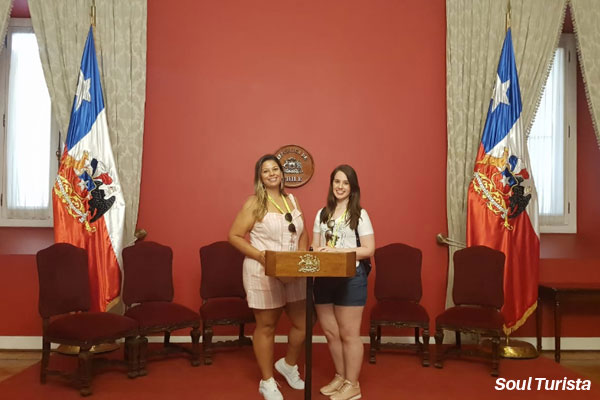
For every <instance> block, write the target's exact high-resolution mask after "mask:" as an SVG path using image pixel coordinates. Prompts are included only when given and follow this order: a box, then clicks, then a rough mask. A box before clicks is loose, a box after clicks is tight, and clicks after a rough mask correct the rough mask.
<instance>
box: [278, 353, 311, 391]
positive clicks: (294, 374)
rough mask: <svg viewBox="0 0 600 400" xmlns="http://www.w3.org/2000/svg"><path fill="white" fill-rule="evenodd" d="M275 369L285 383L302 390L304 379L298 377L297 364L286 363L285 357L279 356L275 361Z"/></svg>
mask: <svg viewBox="0 0 600 400" xmlns="http://www.w3.org/2000/svg"><path fill="white" fill-rule="evenodd" d="M275 369H276V370H277V371H278V372H279V373H280V374H281V375H283V377H284V378H285V380H286V381H287V383H288V384H289V385H290V386H291V387H292V388H293V389H296V390H304V381H303V380H302V379H300V373H299V372H298V365H293V366H292V365H288V363H286V362H285V358H280V359H279V360H278V361H277V362H276V363H275Z"/></svg>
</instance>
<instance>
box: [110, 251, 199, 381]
mask: <svg viewBox="0 0 600 400" xmlns="http://www.w3.org/2000/svg"><path fill="white" fill-rule="evenodd" d="M123 272H124V275H125V277H124V282H123V295H122V297H123V303H125V306H126V311H125V315H126V316H128V317H130V318H133V319H135V320H136V321H138V323H139V324H140V337H139V339H138V340H139V341H140V343H141V344H140V357H139V365H138V374H139V375H145V374H146V373H147V371H146V362H147V359H148V358H149V356H152V355H164V354H168V353H172V352H175V351H177V352H181V351H185V352H186V353H189V354H190V355H191V360H190V361H191V364H192V366H198V365H200V314H198V313H197V312H194V311H192V310H190V309H189V308H187V307H185V306H184V305H181V304H177V303H174V302H173V297H174V295H175V289H174V287H173V250H171V248H170V247H168V246H163V245H162V244H159V243H156V242H145V241H139V242H136V244H135V245H133V246H130V247H126V248H124V249H123ZM183 328H191V330H190V337H191V342H192V346H191V349H189V348H187V347H186V346H179V345H176V344H172V343H171V332H172V331H174V330H178V329H183ZM150 333H162V334H163V335H164V336H163V338H164V339H163V343H164V346H163V347H162V349H159V350H156V351H152V352H151V354H149V352H148V346H147V343H148V339H147V337H146V336H147V335H148V334H150Z"/></svg>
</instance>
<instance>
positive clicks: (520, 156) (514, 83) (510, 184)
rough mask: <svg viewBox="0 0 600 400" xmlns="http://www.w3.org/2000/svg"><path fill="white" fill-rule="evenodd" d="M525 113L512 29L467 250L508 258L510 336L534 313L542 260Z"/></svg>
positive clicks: (473, 189) (472, 198) (476, 184)
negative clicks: (480, 249)
mask: <svg viewBox="0 0 600 400" xmlns="http://www.w3.org/2000/svg"><path fill="white" fill-rule="evenodd" d="M522 109H523V106H522V103H521V92H520V90H519V80H518V78H517V67H516V64H515V54H514V50H513V45H512V37H511V31H510V29H509V30H508V32H507V33H506V37H505V39H504V45H503V46H502V54H501V55H500V62H499V64H498V73H497V75H496V84H495V87H494V92H493V94H492V99H491V101H490V106H489V109H488V114H487V119H486V121H485V127H484V128H483V135H482V138H481V145H480V146H479V151H478V153H477V159H476V160H475V168H474V172H473V179H472V181H471V183H470V184H469V191H468V199H467V204H468V205H467V246H475V245H485V246H488V247H491V248H493V249H497V250H500V251H502V252H504V254H505V255H506V264H505V266H504V306H503V307H502V314H503V316H504V320H505V322H504V332H505V333H506V334H507V335H509V334H511V333H512V332H513V331H515V330H516V329H518V328H519V327H520V326H521V325H522V324H523V323H524V322H525V321H526V320H527V318H528V317H529V315H531V314H532V313H533V311H534V310H535V307H536V305H537V287H538V270H539V261H540V241H539V230H538V222H537V218H538V206H537V194H536V191H535V185H534V182H533V177H532V176H531V170H530V166H531V164H530V162H529V154H528V151H527V142H526V139H525V135H524V132H523V127H522V122H521V111H522Z"/></svg>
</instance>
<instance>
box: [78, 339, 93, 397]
mask: <svg viewBox="0 0 600 400" xmlns="http://www.w3.org/2000/svg"><path fill="white" fill-rule="evenodd" d="M91 357H92V354H91V353H90V346H88V347H80V348H79V373H78V374H77V375H78V376H77V377H78V381H79V394H81V395H82V396H89V395H90V394H92V384H91V382H92V358H91Z"/></svg>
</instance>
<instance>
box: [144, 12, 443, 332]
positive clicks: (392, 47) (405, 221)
mask: <svg viewBox="0 0 600 400" xmlns="http://www.w3.org/2000/svg"><path fill="white" fill-rule="evenodd" d="M179 6H180V7H179V8H177V9H175V8H174V7H172V6H171V5H169V4H168V3H166V2H158V1H151V2H149V7H148V26H149V29H148V71H147V73H148V75H147V78H148V96H147V106H146V131H145V137H144V160H143V161H144V164H143V181H142V190H141V202H140V215H139V226H140V227H143V228H145V229H146V230H147V231H148V232H149V235H148V239H149V240H156V241H159V242H163V243H168V244H170V245H171V246H172V247H173V250H174V253H175V280H176V293H177V297H178V300H180V301H183V302H185V303H187V304H190V305H193V306H198V305H200V298H199V297H198V287H199V282H200V270H199V261H198V249H199V247H200V246H203V245H206V244H209V243H211V242H213V241H217V240H224V239H226V235H227V232H228V230H229V227H230V225H231V222H232V221H233V218H234V216H235V214H236V213H237V212H238V210H239V209H240V208H241V206H242V204H243V202H244V201H245V199H246V198H247V197H248V196H249V195H250V194H251V193H252V190H253V184H252V179H253V167H254V162H255V161H256V160H257V159H258V158H259V157H260V156H261V155H262V154H264V153H268V152H274V151H275V150H276V149H278V148H279V147H280V146H282V145H286V144H298V145H300V146H302V147H304V148H305V149H307V150H308V151H309V152H310V153H311V154H312V156H313V158H314V160H315V174H314V176H313V178H312V180H311V181H310V182H309V183H308V184H307V185H305V186H304V187H302V188H300V189H295V190H290V191H291V192H292V193H293V194H294V195H296V196H297V197H298V198H299V199H300V202H301V206H302V209H303V210H304V212H305V220H306V223H307V225H308V229H310V230H312V224H313V220H314V217H315V213H316V211H317V210H318V208H320V207H321V206H322V205H323V204H324V201H325V197H326V191H327V187H328V182H327V180H328V176H329V173H330V172H331V170H332V169H333V168H334V167H335V166H336V165H338V164H340V163H349V164H351V165H352V166H354V167H355V168H356V170H357V172H358V176H359V180H360V183H361V189H362V199H363V206H364V207H365V208H366V209H367V210H368V211H369V214H370V216H371V219H372V220H373V224H374V228H375V237H376V242H377V245H379V246H381V245H385V244H387V243H390V242H393V241H402V242H406V243H408V244H411V245H413V246H417V247H420V248H421V249H422V250H423V253H424V263H423V277H424V286H425V287H424V302H425V304H426V306H427V308H428V309H429V310H431V312H432V313H435V312H437V311H439V310H441V308H442V307H443V304H444V301H443V296H444V293H445V286H446V280H445V271H446V263H447V262H446V260H447V255H446V250H445V249H444V248H440V247H438V246H437V245H436V243H435V234H436V233H437V232H440V231H444V230H445V225H446V222H445V218H446V217H445V201H444V199H445V164H446V161H445V160H446V157H445V154H446V139H445V126H446V114H445V107H446V106H445V6H444V1H443V0H436V1H430V2H412V3H409V2H397V1H393V0H389V1H377V2H369V3H366V2H364V1H346V2H344V3H343V5H342V4H341V3H338V2H316V1H315V2H289V1H283V2H282V1H276V0H272V1H261V2H258V3H257V2H246V1H221V2H198V1H191V0H190V1H182V2H180V3H179ZM181 10H185V11H186V12H185V13H182V12H181ZM152 27H160V29H153V28H152ZM365 332H366V331H365Z"/></svg>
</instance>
